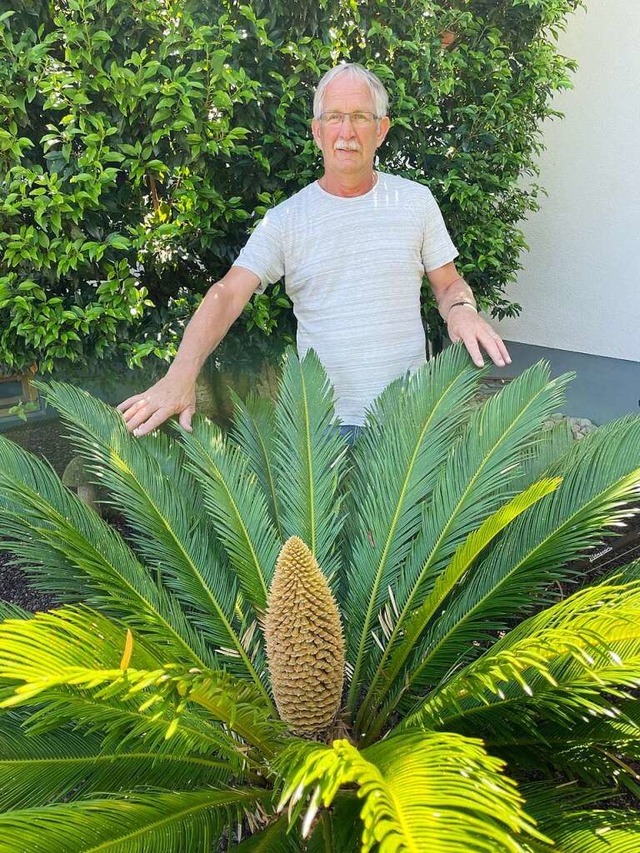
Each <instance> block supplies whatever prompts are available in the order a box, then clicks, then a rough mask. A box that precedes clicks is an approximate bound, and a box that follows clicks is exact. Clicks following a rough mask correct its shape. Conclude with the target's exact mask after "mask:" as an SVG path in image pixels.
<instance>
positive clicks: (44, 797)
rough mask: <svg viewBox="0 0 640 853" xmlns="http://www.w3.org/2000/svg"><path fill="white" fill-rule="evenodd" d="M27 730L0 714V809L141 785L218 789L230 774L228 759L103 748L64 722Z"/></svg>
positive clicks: (96, 739) (142, 745)
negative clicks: (36, 732)
mask: <svg viewBox="0 0 640 853" xmlns="http://www.w3.org/2000/svg"><path fill="white" fill-rule="evenodd" d="M27 732H28V730H27V728H26V726H24V725H23V724H21V721H20V720H19V719H18V718H17V716H16V715H15V714H5V715H4V716H3V717H0V811H7V810H9V809H20V808H28V807H30V808H39V807H41V806H45V805H47V804H49V803H53V802H57V801H61V800H65V801H69V800H71V799H79V798H80V797H86V796H87V794H89V793H93V792H98V793H100V794H103V793H104V792H106V791H111V792H122V791H131V790H135V788H136V787H144V786H153V787H156V788H158V789H160V788H164V789H165V790H176V789H180V788H185V787H186V788H189V787H190V786H191V785H193V784H196V785H212V786H214V787H219V786H220V785H222V784H223V783H225V782H228V781H229V779H230V776H231V773H232V772H233V771H232V765H231V764H230V763H229V761H228V760H225V761H222V760H220V759H215V758H212V757H210V756H208V755H198V754H195V755H193V754H192V755H180V754H179V753H177V752H176V753H169V752H167V751H162V750H159V749H154V748H149V746H148V745H147V744H146V743H142V742H141V743H139V744H137V745H136V746H135V747H130V748H122V747H118V748H115V749H110V750H107V749H105V748H104V747H103V746H102V743H101V738H99V737H98V736H97V735H95V734H89V733H87V732H86V731H83V732H82V734H80V733H79V732H78V731H74V729H73V728H71V727H70V726H66V727H64V728H62V729H59V730H57V731H50V732H47V734H46V735H34V734H32V733H27ZM234 775H235V776H236V779H237V777H238V769H235V774H234Z"/></svg>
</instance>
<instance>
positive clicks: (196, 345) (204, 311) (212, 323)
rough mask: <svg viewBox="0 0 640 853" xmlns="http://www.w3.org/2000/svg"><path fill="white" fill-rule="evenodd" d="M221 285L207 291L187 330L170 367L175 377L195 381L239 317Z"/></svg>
mask: <svg viewBox="0 0 640 853" xmlns="http://www.w3.org/2000/svg"><path fill="white" fill-rule="evenodd" d="M218 288H219V284H215V285H213V287H211V288H210V290H209V291H208V292H207V293H206V294H205V297H204V299H203V300H202V302H201V303H200V305H199V306H198V308H197V310H196V311H195V313H194V315H193V317H192V318H191V320H189V323H188V325H187V327H186V329H185V331H184V335H183V337H182V342H181V343H180V347H179V348H178V352H177V354H176V357H175V358H174V360H173V362H172V364H171V367H170V368H169V370H168V375H169V374H170V375H171V376H172V377H175V376H178V375H179V376H180V377H181V378H183V379H186V380H193V381H195V380H196V378H197V376H198V374H199V373H200V370H201V368H202V365H203V364H204V363H205V361H206V360H207V358H208V357H209V355H210V354H211V353H212V352H213V350H214V349H215V348H216V347H217V346H218V344H219V343H220V341H221V340H222V339H223V337H224V336H225V335H226V333H227V332H228V330H229V327H230V326H231V324H232V323H233V321H234V320H235V317H231V316H230V312H229V310H228V309H226V308H225V307H224V306H223V304H221V303H223V302H224V300H221V299H220V293H219V290H218Z"/></svg>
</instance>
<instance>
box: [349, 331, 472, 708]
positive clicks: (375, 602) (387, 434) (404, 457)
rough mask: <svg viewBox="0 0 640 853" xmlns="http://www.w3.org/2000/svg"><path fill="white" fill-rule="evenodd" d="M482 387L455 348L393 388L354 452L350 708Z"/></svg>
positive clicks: (373, 415)
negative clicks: (380, 622)
mask: <svg viewBox="0 0 640 853" xmlns="http://www.w3.org/2000/svg"><path fill="white" fill-rule="evenodd" d="M477 381H478V372H477V369H475V368H473V367H471V366H470V365H469V358H468V356H467V355H466V353H465V352H464V351H463V350H462V348H460V347H451V348H449V349H448V350H447V351H446V352H445V353H443V355H442V357H441V358H440V359H439V360H438V363H437V365H435V364H434V363H432V362H429V363H427V364H426V365H424V367H422V368H421V369H420V370H419V371H417V372H416V373H415V374H414V375H413V376H411V377H409V378H408V379H407V380H406V382H400V381H399V382H396V383H393V385H391V386H390V387H389V388H387V390H386V391H385V392H384V393H383V394H382V396H381V398H380V399H379V400H378V401H377V402H376V404H375V405H374V409H373V412H372V414H371V415H370V417H369V421H368V426H367V429H366V431H365V432H364V434H363V435H362V437H361V439H360V440H359V441H358V443H357V444H356V447H355V448H354V455H353V460H354V470H353V472H352V473H351V480H352V488H351V495H350V499H349V502H348V508H349V510H350V516H351V518H352V519H353V518H355V521H351V523H350V524H349V528H348V530H347V536H348V541H349V542H350V543H352V544H351V545H350V556H349V566H348V569H347V578H346V583H347V592H346V598H345V611H346V612H348V613H349V615H350V618H349V620H348V622H347V626H346V628H347V656H348V660H349V662H350V664H351V666H352V668H353V675H352V678H351V687H350V691H349V699H348V704H349V707H351V708H353V707H355V703H356V701H357V697H358V695H359V692H360V689H361V687H362V684H363V681H366V675H367V673H368V670H369V668H370V667H368V666H367V664H368V663H369V657H370V655H371V653H372V646H373V645H374V644H373V641H372V637H371V632H372V629H373V627H374V623H375V620H377V618H378V614H379V612H380V610H381V609H382V607H383V604H384V603H385V601H387V600H388V595H389V593H388V589H389V586H390V585H392V586H393V587H397V583H398V567H399V566H400V565H401V564H402V561H403V560H404V559H405V557H406V556H407V554H408V553H409V550H410V548H411V544H412V540H413V538H414V537H415V535H416V533H417V531H418V529H419V526H420V523H421V519H422V505H423V502H424V500H425V498H427V496H429V494H430V493H431V491H432V490H433V487H434V483H435V476H436V472H437V471H438V469H439V467H440V465H441V464H442V462H443V460H444V459H445V457H446V455H447V453H448V452H449V449H450V447H451V441H452V438H453V435H454V434H455V433H456V431H457V430H458V429H459V422H460V420H461V418H462V413H463V411H464V409H465V406H467V405H468V402H469V399H470V397H471V396H472V394H473V392H474V391H475V389H476V386H477Z"/></svg>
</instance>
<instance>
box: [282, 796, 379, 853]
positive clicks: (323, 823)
mask: <svg viewBox="0 0 640 853" xmlns="http://www.w3.org/2000/svg"><path fill="white" fill-rule="evenodd" d="M363 829H364V826H363V823H362V821H361V820H360V800H359V799H358V797H357V796H356V792H355V791H353V790H342V791H338V793H337V794H336V796H335V797H334V800H333V803H332V804H331V809H322V810H321V811H320V813H319V814H318V817H317V823H316V824H315V825H314V826H313V827H312V831H311V836H310V837H309V838H308V840H307V847H306V851H305V853H360V850H361V839H362V833H363ZM274 853H276V851H274Z"/></svg>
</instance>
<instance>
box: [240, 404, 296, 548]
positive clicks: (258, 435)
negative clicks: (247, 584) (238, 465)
mask: <svg viewBox="0 0 640 853" xmlns="http://www.w3.org/2000/svg"><path fill="white" fill-rule="evenodd" d="M231 399H232V400H233V406H234V413H235V415H234V423H233V428H232V430H231V435H232V437H233V440H234V441H235V442H236V444H237V445H238V446H239V447H240V449H241V450H242V452H243V453H244V455H245V456H246V457H247V460H248V462H249V467H250V469H251V471H253V473H254V474H255V475H256V477H257V478H258V482H259V483H260V485H261V487H262V492H263V494H264V495H265V497H266V499H267V504H268V506H269V510H270V512H271V518H272V519H273V523H274V524H275V527H276V530H277V533H278V538H279V539H280V541H281V542H284V540H285V535H284V531H283V528H282V522H281V520H280V499H279V497H278V490H277V487H276V470H275V459H274V458H273V448H274V446H275V408H274V404H273V402H272V401H271V400H268V399H265V398H264V397H257V396H254V395H252V394H250V395H249V396H248V397H247V399H246V400H245V401H244V402H243V401H242V400H241V399H240V398H239V397H238V396H237V395H236V394H234V393H233V392H232V393H231Z"/></svg>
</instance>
